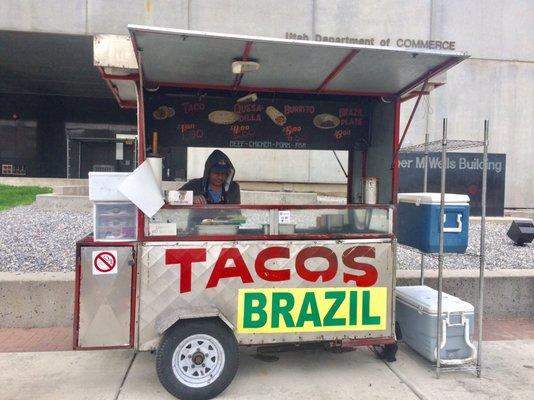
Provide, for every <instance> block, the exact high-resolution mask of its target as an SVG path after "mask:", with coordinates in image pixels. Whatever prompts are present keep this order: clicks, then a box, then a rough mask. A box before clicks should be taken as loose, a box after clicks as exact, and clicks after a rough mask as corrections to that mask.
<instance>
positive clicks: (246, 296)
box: [237, 287, 387, 333]
mask: <svg viewBox="0 0 534 400" xmlns="http://www.w3.org/2000/svg"><path fill="white" fill-rule="evenodd" d="M237 312H238V316H237V325H238V326H237V331H238V332H239V333H281V332H321V331H353V330H383V329H386V314H387V288H385V287H368V288H354V287H353V288H346V287H344V288H294V289H239V295H238V305H237Z"/></svg>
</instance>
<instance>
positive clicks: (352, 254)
mask: <svg viewBox="0 0 534 400" xmlns="http://www.w3.org/2000/svg"><path fill="white" fill-rule="evenodd" d="M375 256H376V254H375V248H374V247H371V246H356V247H351V248H350V249H347V250H345V251H344V252H343V256H342V259H343V264H345V265H346V266H347V267H349V268H351V269H355V270H359V271H363V272H364V274H363V275H353V274H348V273H344V274H343V282H345V283H349V282H351V281H353V282H356V286H359V287H369V286H373V285H374V284H375V283H376V281H377V279H378V271H377V270H376V268H375V267H373V266H372V265H371V264H365V263H361V262H358V261H356V257H367V258H375Z"/></svg>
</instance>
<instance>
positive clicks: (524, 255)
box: [398, 222, 534, 270]
mask: <svg viewBox="0 0 534 400" xmlns="http://www.w3.org/2000/svg"><path fill="white" fill-rule="evenodd" d="M508 228H509V223H506V224H500V223H495V222H486V269H488V270H492V269H527V268H529V269H530V268H534V244H529V245H526V246H523V247H520V246H515V245H514V244H513V242H512V241H511V240H510V239H509V238H508V236H506V232H507V231H508ZM479 253H480V223H471V224H470V226H469V243H468V247H467V251H466V254H464V255H456V254H454V255H453V254H450V255H447V256H446V257H445V258H444V260H445V261H444V266H445V268H447V269H478V267H479V265H480V261H479V257H472V256H473V255H478V254H479ZM420 266H421V255H420V254H419V253H416V252H415V251H413V250H410V249H409V248H408V247H404V246H399V250H398V267H399V269H419V268H420ZM437 268H438V258H437V255H431V256H425V269H437Z"/></svg>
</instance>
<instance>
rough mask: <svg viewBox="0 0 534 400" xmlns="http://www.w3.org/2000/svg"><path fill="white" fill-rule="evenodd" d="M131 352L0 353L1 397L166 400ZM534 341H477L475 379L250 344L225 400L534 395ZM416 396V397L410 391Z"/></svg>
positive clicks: (144, 359)
mask: <svg viewBox="0 0 534 400" xmlns="http://www.w3.org/2000/svg"><path fill="white" fill-rule="evenodd" d="M133 355H134V353H133V351H131V350H106V351H62V352H39V353H2V354H0V371H2V373H0V399H2V400H34V399H36V398H37V399H39V400H71V399H72V400H85V399H87V400H116V399H118V400H156V399H157V400H172V399H174V398H173V397H172V396H171V395H169V394H168V393H167V392H166V391H165V390H164V389H163V387H162V386H161V385H160V384H159V381H158V379H157V376H156V371H155V368H154V357H155V356H154V355H153V354H151V353H147V352H143V353H139V354H137V356H136V357H135V360H134V361H133V364H132V366H131V368H130V369H129V370H128V367H129V365H130V362H131V360H132V357H133ZM532 360H534V340H522V341H517V340H515V341H497V342H485V343H484V369H483V375H482V378H480V379H479V378H477V377H476V376H475V374H473V373H471V372H455V373H444V374H442V376H441V378H440V379H436V377H435V373H434V370H433V366H432V365H431V364H430V363H428V362H427V361H426V360H424V359H423V358H421V357H420V356H419V355H417V354H415V353H414V352H413V351H411V350H410V349H409V348H407V347H406V346H404V345H401V346H400V349H399V353H398V355H397V362H395V363H392V364H386V363H384V362H382V361H381V360H378V359H377V358H376V357H375V355H374V354H373V353H372V352H371V351H370V350H369V349H368V348H358V349H357V350H355V351H353V352H348V353H341V354H332V353H329V352H326V351H324V350H309V351H292V352H287V353H281V354H277V359H275V360H274V361H272V362H266V361H263V360H261V359H258V358H257V357H256V356H255V352H254V351H253V350H252V349H243V350H242V351H241V353H240V367H239V370H238V373H237V376H236V378H235V379H234V381H233V382H232V384H231V385H230V386H229V387H228V388H227V390H226V391H225V392H223V393H222V394H221V395H220V396H219V397H218V399H225V400H245V399H246V400H250V399H254V400H288V399H291V400H301V399H302V400H330V399H336V400H348V399H384V400H392V399H394V400H404V399H407V400H416V399H423V400H426V399H428V400H430V399H432V400H441V399H443V400H450V399H454V400H472V399H474V400H478V399H481V400H482V399H510V400H524V399H532V398H534V362H533V361H532ZM416 393H417V394H416Z"/></svg>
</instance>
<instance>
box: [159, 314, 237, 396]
mask: <svg viewBox="0 0 534 400" xmlns="http://www.w3.org/2000/svg"><path fill="white" fill-rule="evenodd" d="M191 343H193V347H196V346H199V347H197V348H196V349H194V348H193V347H192V346H191ZM199 343H201V344H199ZM178 347H179V348H178ZM210 347H211V348H210ZM191 352H193V354H191ZM175 353H176V354H175ZM186 354H187V356H186ZM204 355H205V356H206V357H208V358H204ZM222 355H223V356H224V357H223V356H222ZM212 356H213V357H212ZM188 359H189V360H191V361H190V363H191V366H187V365H184V364H186V363H188V361H187V360H188ZM200 359H202V361H201V363H198V362H199V361H200ZM173 360H174V361H173ZM210 361H212V363H213V364H210V366H213V368H212V369H210V368H208V365H207V364H208V363H210ZM173 363H174V367H173ZM181 363H183V364H181ZM197 363H198V364H197ZM205 365H206V366H205ZM238 365H239V348H238V345H237V340H236V338H235V336H234V333H233V332H232V330H231V329H230V328H229V327H228V326H227V325H226V324H225V323H224V322H222V321H221V320H220V319H219V318H205V319H190V320H184V321H178V322H177V323H176V324H175V325H173V327H171V328H170V329H169V330H168V331H167V332H165V335H164V336H163V338H162V340H161V343H160V345H159V347H158V350H157V352H156V371H157V373H158V378H159V381H160V382H161V384H162V385H163V387H164V388H165V389H167V391H168V392H169V393H171V394H172V395H173V396H175V397H177V398H179V399H182V400H206V399H211V398H213V397H215V396H217V395H218V394H220V393H221V392H222V391H223V390H224V389H226V387H227V386H228V385H229V384H230V382H232V380H233V379H234V376H235V374H236V372H237V367H238ZM175 371H176V372H175ZM210 372H212V373H215V374H216V377H215V378H213V379H214V380H212V381H211V380H210V381H208V382H205V381H203V380H206V379H211V378H210ZM195 373H197V376H196V377H195V376H193V374H195ZM212 375H213V374H212ZM184 380H185V381H187V382H184ZM196 380H198V381H196ZM201 380H202V382H201ZM198 385H200V386H198Z"/></svg>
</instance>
